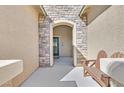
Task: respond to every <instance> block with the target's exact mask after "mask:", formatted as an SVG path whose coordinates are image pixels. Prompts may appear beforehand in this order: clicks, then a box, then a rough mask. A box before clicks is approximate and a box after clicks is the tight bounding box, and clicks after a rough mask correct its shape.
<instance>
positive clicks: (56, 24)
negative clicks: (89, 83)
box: [50, 20, 77, 66]
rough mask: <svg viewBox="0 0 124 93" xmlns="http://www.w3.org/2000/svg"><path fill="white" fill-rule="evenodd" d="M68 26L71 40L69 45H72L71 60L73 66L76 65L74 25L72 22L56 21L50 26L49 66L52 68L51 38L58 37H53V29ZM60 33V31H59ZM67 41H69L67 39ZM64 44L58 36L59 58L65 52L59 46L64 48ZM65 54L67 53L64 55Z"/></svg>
mask: <svg viewBox="0 0 124 93" xmlns="http://www.w3.org/2000/svg"><path fill="white" fill-rule="evenodd" d="M61 25H64V26H69V27H71V32H72V33H71V35H72V40H71V45H72V47H71V48H72V49H71V51H72V53H71V52H68V53H71V54H72V58H73V66H76V65H77V52H76V48H75V47H74V46H76V24H75V23H74V22H72V21H68V20H57V21H54V22H53V23H51V25H50V65H51V66H53V65H54V55H53V37H54V36H59V35H54V28H55V27H57V26H61ZM61 32H62V31H61ZM68 40H69V39H68ZM64 45H65V44H64V43H63V42H62V40H61V36H60V46H59V47H60V51H59V56H60V55H62V54H63V52H64V53H66V51H63V49H61V48H62V47H61V46H64ZM66 54H67V53H66Z"/></svg>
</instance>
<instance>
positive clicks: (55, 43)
mask: <svg viewBox="0 0 124 93" xmlns="http://www.w3.org/2000/svg"><path fill="white" fill-rule="evenodd" d="M53 55H54V57H59V37H53Z"/></svg>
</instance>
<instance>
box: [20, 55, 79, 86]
mask: <svg viewBox="0 0 124 93" xmlns="http://www.w3.org/2000/svg"><path fill="white" fill-rule="evenodd" d="M72 62H73V58H69V57H64V58H60V59H57V60H56V61H55V65H54V66H53V67H47V68H39V69H38V70H37V71H36V72H34V73H33V74H32V75H31V76H30V77H29V78H28V79H27V80H26V81H25V82H24V83H23V84H22V85H21V87H76V86H77V85H76V82H74V81H60V80H61V79H62V78H63V77H64V76H65V75H66V74H67V73H68V72H70V71H71V70H72V69H73V66H72Z"/></svg>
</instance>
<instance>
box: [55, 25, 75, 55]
mask: <svg viewBox="0 0 124 93" xmlns="http://www.w3.org/2000/svg"><path fill="white" fill-rule="evenodd" d="M53 36H59V37H60V56H63V57H64V56H65V57H68V56H72V55H73V53H72V51H73V49H72V28H71V27H69V26H64V25H62V26H57V27H54V29H53Z"/></svg>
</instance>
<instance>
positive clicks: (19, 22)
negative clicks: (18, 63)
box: [0, 6, 39, 86]
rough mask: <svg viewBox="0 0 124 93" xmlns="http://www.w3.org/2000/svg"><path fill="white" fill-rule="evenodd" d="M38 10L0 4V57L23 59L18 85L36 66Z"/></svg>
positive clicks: (17, 79) (16, 79) (17, 78)
mask: <svg viewBox="0 0 124 93" xmlns="http://www.w3.org/2000/svg"><path fill="white" fill-rule="evenodd" d="M38 52H39V51H38V12H37V11H36V10H35V9H34V8H33V7H32V6H0V59H23V60H24V71H23V73H22V74H21V75H19V76H17V77H16V78H14V79H13V81H12V83H13V85H14V86H17V85H19V84H20V83H22V81H23V80H25V79H26V78H27V77H28V76H29V75H30V74H31V73H32V72H33V71H34V70H35V69H37V68H38V65H39V63H38V62H39V61H38Z"/></svg>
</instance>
